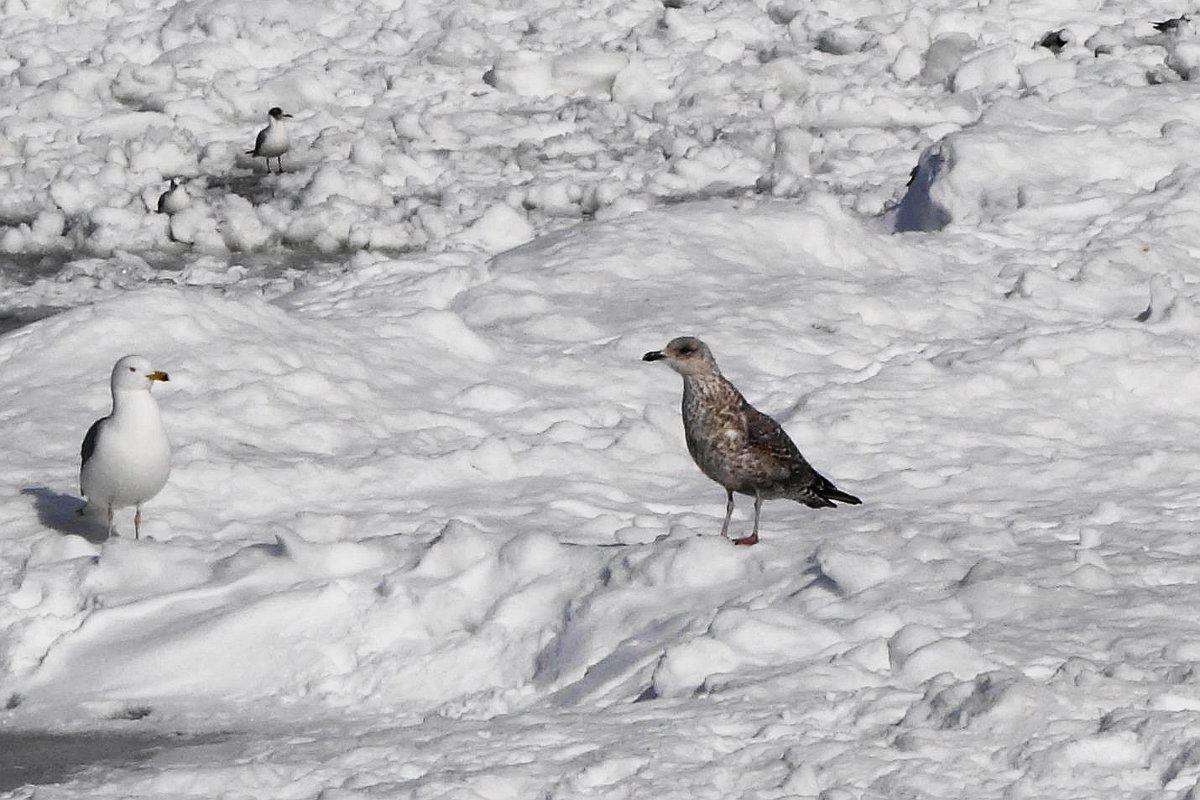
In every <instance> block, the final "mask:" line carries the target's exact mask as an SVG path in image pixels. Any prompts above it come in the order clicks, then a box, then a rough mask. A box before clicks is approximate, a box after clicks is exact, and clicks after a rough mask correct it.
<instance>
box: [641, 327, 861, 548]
mask: <svg viewBox="0 0 1200 800" xmlns="http://www.w3.org/2000/svg"><path fill="white" fill-rule="evenodd" d="M642 360H643V361H666V362H667V364H668V365H669V366H670V367H671V368H672V369H673V370H675V371H676V372H678V373H679V374H680V375H682V376H683V430H684V436H685V438H686V439H687V447H688V452H689V453H691V454H692V460H694V461H695V462H696V466H698V467H700V470H701V471H702V472H703V473H704V474H705V475H707V476H708V477H710V478H712V479H713V480H714V481H716V482H717V483H719V484H721V486H723V487H724V488H725V495H726V503H725V523H724V524H723V525H722V526H721V535H722V536H726V537H728V535H729V520H730V517H732V516H733V493H734V492H737V493H739V494H745V495H750V496H752V497H753V498H754V527H753V528H752V530H751V532H750V535H749V536H746V537H744V538H741V539H735V540H734V542H733V543H734V544H740V545H751V544H757V543H758V517H759V511H760V509H761V508H762V501H763V500H772V499H775V498H780V497H782V498H786V499H788V500H795V501H796V502H798V503H803V504H804V505H806V506H809V507H810V508H833V507H834V506H835V503H834V501H835V500H836V501H837V502H839V503H850V504H852V505H858V504H859V503H861V502H862V501H861V500H859V499H858V498H857V497H855V496H854V495H852V494H847V493H846V492H843V491H841V490H840V489H838V488H837V487H836V486H834V485H833V483H832V482H830V480H829V479H828V478H826V477H825V476H823V475H821V474H820V473H818V472H817V471H816V470H815V469H813V468H812V467H811V466H810V465H809V463H808V462H807V461H805V460H804V456H803V455H801V454H800V450H799V448H797V447H796V445H795V443H794V442H792V440H791V439H790V438H789V437H788V435H787V433H785V432H784V430H783V428H781V427H780V426H779V423H778V422H776V421H775V420H773V419H771V418H770V417H768V416H767V415H766V414H764V413H762V412H761V411H759V410H758V409H756V408H755V407H754V406H752V405H750V404H749V403H748V402H746V398H744V397H742V393H741V392H739V391H738V390H737V388H736V387H735V386H734V385H733V384H732V383H730V382H729V381H728V380H727V379H726V378H725V376H724V375H722V374H721V370H720V369H718V367H717V362H716V359H714V358H713V355H712V352H711V351H710V350H709V349H708V345H706V344H704V342H702V341H700V340H699V339H696V338H694V337H691V336H680V337H678V338H676V339H672V340H671V341H670V343H668V344H667V346H666V347H665V348H663V349H662V350H654V351H651V352H649V353H646V355H644V356H642Z"/></svg>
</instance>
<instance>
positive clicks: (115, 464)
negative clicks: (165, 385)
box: [79, 356, 171, 538]
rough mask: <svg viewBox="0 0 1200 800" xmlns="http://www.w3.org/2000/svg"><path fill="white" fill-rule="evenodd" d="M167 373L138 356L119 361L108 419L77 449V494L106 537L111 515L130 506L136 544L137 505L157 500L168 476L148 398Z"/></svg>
mask: <svg viewBox="0 0 1200 800" xmlns="http://www.w3.org/2000/svg"><path fill="white" fill-rule="evenodd" d="M167 379H168V378H167V373H165V372H161V371H159V370H156V369H154V368H153V367H151V366H150V362H149V360H147V359H145V358H143V357H142V356H125V357H124V358H122V359H121V360H120V361H118V362H117V363H116V365H115V366H114V367H113V371H112V399H113V407H112V413H111V414H109V415H108V416H107V417H102V418H101V419H98V420H96V421H95V422H94V423H92V427H90V428H88V432H87V435H86V436H84V437H83V447H82V448H81V449H80V456H81V458H82V463H81V465H80V468H79V490H80V491H81V492H82V493H83V496H84V497H85V498H87V505H88V507H93V508H98V509H103V510H104V512H105V513H106V514H107V518H108V534H109V536H111V535H112V531H113V511H114V510H115V509H118V508H125V507H126V506H136V507H137V510H136V511H135V512H134V515H133V535H134V538H140V536H141V528H142V504H143V503H145V502H146V501H147V500H149V499H150V498H151V497H154V495H156V494H158V492H159V490H160V489H162V487H163V485H164V484H166V482H167V476H168V475H169V474H170V472H171V445H170V442H168V441H167V432H166V431H165V430H164V429H163V424H162V419H161V417H160V416H159V413H158V403H156V402H155V401H154V397H153V396H152V395H151V394H150V387H151V386H153V385H154V382H155V381H165V380H167Z"/></svg>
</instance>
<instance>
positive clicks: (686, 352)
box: [679, 344, 696, 356]
mask: <svg viewBox="0 0 1200 800" xmlns="http://www.w3.org/2000/svg"><path fill="white" fill-rule="evenodd" d="M694 352H696V348H695V347H692V346H691V345H690V344H685V345H683V346H682V347H680V348H679V355H681V356H690V355H691V354H692V353H694Z"/></svg>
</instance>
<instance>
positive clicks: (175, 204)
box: [158, 178, 191, 214]
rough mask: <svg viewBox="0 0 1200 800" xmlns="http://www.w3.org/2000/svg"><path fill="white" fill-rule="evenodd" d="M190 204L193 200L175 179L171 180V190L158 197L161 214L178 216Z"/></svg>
mask: <svg viewBox="0 0 1200 800" xmlns="http://www.w3.org/2000/svg"><path fill="white" fill-rule="evenodd" d="M190 204H191V198H190V197H188V193H187V189H186V188H184V186H183V184H182V183H180V182H179V181H178V180H177V179H175V178H172V179H171V188H169V189H167V190H166V191H165V192H163V193H162V194H161V195H159V197H158V211H159V213H160V214H178V213H179V212H180V211H183V210H184V209H185V208H187V207H188V206H189V205H190Z"/></svg>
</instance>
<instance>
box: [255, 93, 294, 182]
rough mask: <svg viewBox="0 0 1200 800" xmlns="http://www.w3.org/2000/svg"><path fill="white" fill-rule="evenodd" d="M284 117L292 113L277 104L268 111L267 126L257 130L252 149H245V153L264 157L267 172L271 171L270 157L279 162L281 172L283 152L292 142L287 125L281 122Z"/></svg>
mask: <svg viewBox="0 0 1200 800" xmlns="http://www.w3.org/2000/svg"><path fill="white" fill-rule="evenodd" d="M285 117H286V118H287V119H291V118H292V115H291V114H285V113H283V109H282V108H280V107H279V106H275V107H274V108H272V109H271V110H270V111H268V112H267V127H265V128H263V129H262V130H261V131H259V132H258V138H257V139H255V140H254V149H253V150H247V151H246V154H247V155H251V156H254V157H255V158H262V159H265V160H266V162H267V172H268V173H269V172H270V171H271V159H272V158H273V159H275V160H276V161H278V162H279V171H280V172H283V154H284V153H286V152H287V151H288V148H289V147H291V144H292V143H291V140H290V139H288V132H287V126H286V125H284V124H283V120H284V118H285Z"/></svg>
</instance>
